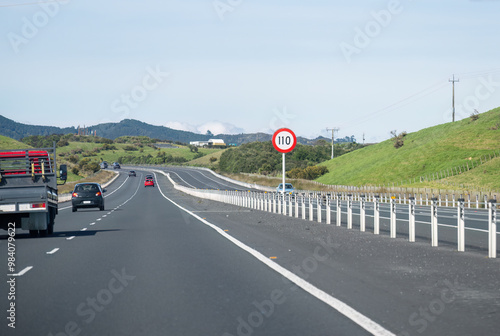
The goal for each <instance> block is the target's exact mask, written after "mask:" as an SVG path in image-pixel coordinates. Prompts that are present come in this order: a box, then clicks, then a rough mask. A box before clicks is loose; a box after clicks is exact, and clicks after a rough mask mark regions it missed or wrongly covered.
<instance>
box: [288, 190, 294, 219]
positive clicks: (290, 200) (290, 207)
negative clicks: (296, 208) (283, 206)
mask: <svg viewBox="0 0 500 336" xmlns="http://www.w3.org/2000/svg"><path fill="white" fill-rule="evenodd" d="M288 215H289V216H290V217H292V216H293V194H291V193H290V194H289V195H288Z"/></svg>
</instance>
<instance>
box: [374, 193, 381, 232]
mask: <svg viewBox="0 0 500 336" xmlns="http://www.w3.org/2000/svg"><path fill="white" fill-rule="evenodd" d="M379 233H380V196H379V195H375V197H373V234H376V235H378V234H379Z"/></svg>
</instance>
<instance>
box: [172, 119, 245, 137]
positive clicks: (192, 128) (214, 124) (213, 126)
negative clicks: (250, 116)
mask: <svg viewBox="0 0 500 336" xmlns="http://www.w3.org/2000/svg"><path fill="white" fill-rule="evenodd" d="M165 127H169V128H173V129H176V130H180V131H188V132H194V133H200V134H206V133H207V131H208V130H210V132H212V133H213V134H240V133H244V132H245V130H244V129H243V128H240V127H237V126H235V125H233V124H229V123H224V122H220V121H208V122H206V123H204V124H200V125H191V124H188V123H184V122H179V121H169V122H167V123H166V124H165Z"/></svg>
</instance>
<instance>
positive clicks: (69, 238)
mask: <svg viewBox="0 0 500 336" xmlns="http://www.w3.org/2000/svg"><path fill="white" fill-rule="evenodd" d="M73 238H75V236H71V237H68V238H66V240H71V239H73Z"/></svg>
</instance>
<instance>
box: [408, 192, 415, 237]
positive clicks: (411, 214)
mask: <svg viewBox="0 0 500 336" xmlns="http://www.w3.org/2000/svg"><path fill="white" fill-rule="evenodd" d="M408 208H409V209H408V213H409V217H410V218H409V224H408V225H409V228H408V240H409V241H410V242H412V243H413V242H415V197H410V204H409V205H408Z"/></svg>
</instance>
